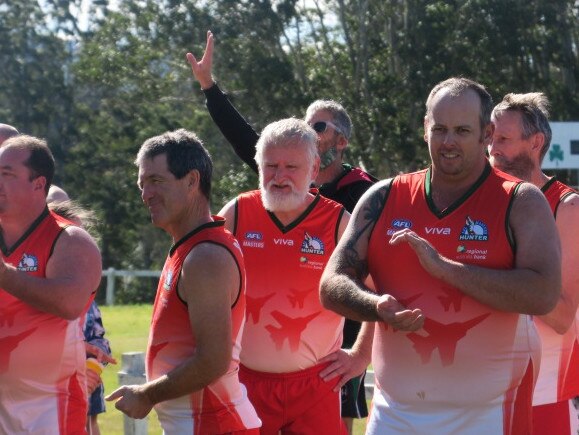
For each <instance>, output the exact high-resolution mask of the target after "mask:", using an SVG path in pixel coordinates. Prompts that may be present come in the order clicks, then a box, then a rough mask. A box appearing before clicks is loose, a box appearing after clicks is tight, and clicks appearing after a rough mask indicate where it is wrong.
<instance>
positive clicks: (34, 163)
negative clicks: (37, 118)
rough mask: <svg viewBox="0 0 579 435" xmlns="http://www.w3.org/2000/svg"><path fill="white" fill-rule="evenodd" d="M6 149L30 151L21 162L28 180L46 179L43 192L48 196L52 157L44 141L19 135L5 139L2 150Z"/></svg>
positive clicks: (51, 178) (51, 173) (52, 173)
mask: <svg viewBox="0 0 579 435" xmlns="http://www.w3.org/2000/svg"><path fill="white" fill-rule="evenodd" d="M6 148H15V149H21V150H27V151H30V156H29V157H28V158H27V159H26V160H25V161H24V162H23V163H24V166H26V167H27V168H28V170H29V172H30V175H29V180H30V181H32V180H34V179H35V178H38V177H44V178H45V179H46V185H45V186H44V190H45V192H46V194H48V189H50V185H51V184H52V180H53V178H54V157H53V155H52V152H51V151H50V149H49V148H48V145H47V144H46V141H45V140H43V139H39V138H37V137H34V136H28V135H25V134H20V135H18V136H14V137H11V138H10V139H7V140H6V141H5V142H4V143H3V144H2V149H6Z"/></svg>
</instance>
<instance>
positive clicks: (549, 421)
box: [533, 400, 577, 435]
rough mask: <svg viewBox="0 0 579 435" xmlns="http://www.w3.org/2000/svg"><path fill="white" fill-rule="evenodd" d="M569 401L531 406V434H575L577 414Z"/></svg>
mask: <svg viewBox="0 0 579 435" xmlns="http://www.w3.org/2000/svg"><path fill="white" fill-rule="evenodd" d="M570 402H571V401H570V400H564V401H562V402H557V403H548V404H546V405H538V406H533V433H534V434H537V435H541V434H548V433H551V434H557V435H571V434H572V433H573V432H574V433H573V435H576V434H577V429H576V428H577V413H576V411H575V410H574V409H572V405H571V403H570Z"/></svg>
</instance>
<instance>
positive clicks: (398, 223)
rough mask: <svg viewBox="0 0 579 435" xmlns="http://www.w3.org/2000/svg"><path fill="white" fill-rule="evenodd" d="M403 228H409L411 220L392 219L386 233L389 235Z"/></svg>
mask: <svg viewBox="0 0 579 435" xmlns="http://www.w3.org/2000/svg"><path fill="white" fill-rule="evenodd" d="M404 228H409V229H410V228H412V222H411V221H410V220H409V219H402V218H396V219H392V222H391V223H390V228H388V231H386V234H387V235H389V236H391V235H392V234H394V233H395V232H396V231H400V230H403V229H404Z"/></svg>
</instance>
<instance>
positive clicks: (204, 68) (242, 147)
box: [187, 31, 259, 172]
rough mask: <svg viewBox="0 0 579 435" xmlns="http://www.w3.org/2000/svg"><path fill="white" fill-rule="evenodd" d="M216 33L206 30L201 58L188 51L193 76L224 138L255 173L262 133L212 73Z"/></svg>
mask: <svg viewBox="0 0 579 435" xmlns="http://www.w3.org/2000/svg"><path fill="white" fill-rule="evenodd" d="M213 46H214V41H213V34H212V33H211V32H210V31H208V32H207V45H206V46H205V53H203V57H202V58H201V60H200V61H197V59H196V58H195V56H194V55H193V53H187V61H188V62H189V65H191V71H192V72H193V76H194V77H195V79H196V80H197V81H198V82H199V84H200V85H201V89H202V90H203V92H204V94H205V98H206V99H207V109H208V110H209V114H210V115H211V118H213V121H214V122H215V124H216V125H217V127H218V128H219V130H221V133H222V134H223V136H225V139H227V141H228V142H229V143H230V144H231V146H232V147H233V150H234V151H235V153H236V154H237V155H238V157H239V158H240V159H241V160H242V161H243V162H245V163H246V164H247V165H248V166H249V167H250V168H251V169H252V170H253V171H254V172H257V164H256V163H255V160H254V158H255V145H256V143H257V140H258V139H259V135H258V134H257V133H256V132H255V130H254V129H253V127H252V126H251V125H250V124H249V123H248V122H247V121H246V119H245V118H244V117H243V116H242V115H241V114H240V113H239V112H238V111H237V109H236V108H235V107H234V106H233V105H232V104H231V102H230V101H229V99H228V98H227V97H226V96H225V94H223V92H221V89H219V87H218V86H217V84H216V83H215V80H214V79H213V75H212V72H211V71H212V68H213Z"/></svg>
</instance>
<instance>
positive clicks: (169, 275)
mask: <svg viewBox="0 0 579 435" xmlns="http://www.w3.org/2000/svg"><path fill="white" fill-rule="evenodd" d="M171 281H173V271H172V270H169V271H167V275H166V276H165V281H164V282H163V290H167V291H169V290H171Z"/></svg>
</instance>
